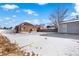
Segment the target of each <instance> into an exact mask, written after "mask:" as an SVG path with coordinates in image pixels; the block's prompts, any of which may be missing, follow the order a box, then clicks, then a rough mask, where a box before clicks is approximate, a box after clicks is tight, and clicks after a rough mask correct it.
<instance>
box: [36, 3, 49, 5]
mask: <svg viewBox="0 0 79 59" xmlns="http://www.w3.org/2000/svg"><path fill="white" fill-rule="evenodd" d="M37 4H38V5H46V4H48V3H37Z"/></svg>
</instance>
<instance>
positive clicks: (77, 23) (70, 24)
mask: <svg viewBox="0 0 79 59" xmlns="http://www.w3.org/2000/svg"><path fill="white" fill-rule="evenodd" d="M58 32H59V33H75V34H79V20H71V21H63V22H61V23H60V24H59V27H58Z"/></svg>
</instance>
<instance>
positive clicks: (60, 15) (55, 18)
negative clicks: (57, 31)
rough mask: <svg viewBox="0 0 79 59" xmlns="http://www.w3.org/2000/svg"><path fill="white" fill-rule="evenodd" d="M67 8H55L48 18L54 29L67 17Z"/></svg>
mask: <svg viewBox="0 0 79 59" xmlns="http://www.w3.org/2000/svg"><path fill="white" fill-rule="evenodd" d="M67 12H68V9H67V8H57V9H56V10H55V11H54V12H53V13H52V14H51V16H50V20H51V21H52V23H53V24H54V25H55V28H58V26H59V24H60V22H62V21H63V20H64V19H65V18H66V17H67V16H68V15H67Z"/></svg>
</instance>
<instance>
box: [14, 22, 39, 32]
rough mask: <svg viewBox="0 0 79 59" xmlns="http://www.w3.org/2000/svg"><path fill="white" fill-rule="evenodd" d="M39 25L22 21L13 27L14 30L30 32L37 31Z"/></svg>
mask: <svg viewBox="0 0 79 59" xmlns="http://www.w3.org/2000/svg"><path fill="white" fill-rule="evenodd" d="M39 30H40V27H38V26H35V25H32V24H30V23H27V22H24V23H21V24H20V25H17V26H16V27H15V32H16V33H18V32H31V31H39Z"/></svg>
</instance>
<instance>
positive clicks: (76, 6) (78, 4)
mask: <svg viewBox="0 0 79 59" xmlns="http://www.w3.org/2000/svg"><path fill="white" fill-rule="evenodd" d="M74 9H75V11H76V12H78V13H79V3H75V7H74Z"/></svg>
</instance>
